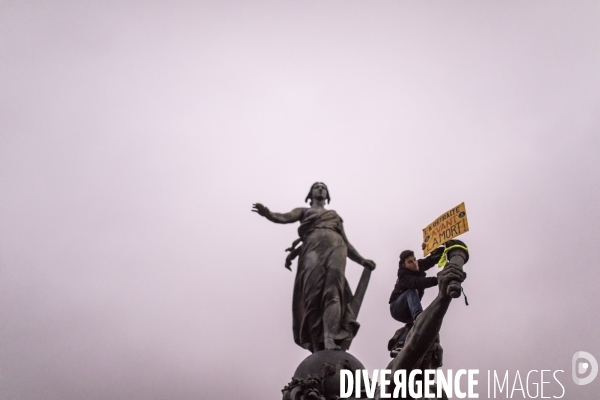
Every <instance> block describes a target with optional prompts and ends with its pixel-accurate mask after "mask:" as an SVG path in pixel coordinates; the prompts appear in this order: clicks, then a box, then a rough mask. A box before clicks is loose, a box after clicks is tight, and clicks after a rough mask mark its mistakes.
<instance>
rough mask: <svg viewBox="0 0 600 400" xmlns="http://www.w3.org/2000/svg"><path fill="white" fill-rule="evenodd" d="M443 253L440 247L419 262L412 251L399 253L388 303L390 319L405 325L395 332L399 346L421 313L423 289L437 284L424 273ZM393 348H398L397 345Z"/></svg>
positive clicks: (433, 278) (436, 281) (435, 279)
mask: <svg viewBox="0 0 600 400" xmlns="http://www.w3.org/2000/svg"><path fill="white" fill-rule="evenodd" d="M423 246H425V244H423ZM443 253H444V248H443V247H440V248H438V249H436V250H434V251H433V252H432V253H431V254H430V255H429V256H427V257H425V258H423V259H420V260H417V259H416V258H415V253H414V251H412V250H404V251H403V252H402V253H400V264H399V266H398V279H397V280H396V285H395V286H394V290H393V291H392V295H391V296H390V301H389V304H390V313H391V314H392V318H394V319H395V320H396V321H400V322H403V323H405V324H406V326H405V329H403V330H402V332H397V333H398V336H399V337H398V338H397V339H399V341H400V345H401V344H403V342H404V341H403V336H406V333H408V330H409V329H410V327H411V326H412V324H413V322H414V320H415V319H416V318H417V316H418V315H419V314H420V313H421V312H423V307H422V306H421V299H422V298H423V294H424V293H425V289H427V288H430V287H433V286H437V284H438V280H437V278H436V277H435V276H433V277H427V274H426V271H427V270H428V269H430V268H431V267H433V266H434V265H436V264H437V262H438V261H439V259H440V257H441V256H442V254H443ZM394 336H397V335H394ZM394 347H398V346H397V344H396V345H395V346H394ZM400 347H401V346H400ZM390 350H392V349H390Z"/></svg>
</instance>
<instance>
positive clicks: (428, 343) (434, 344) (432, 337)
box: [375, 239, 469, 399]
mask: <svg viewBox="0 0 600 400" xmlns="http://www.w3.org/2000/svg"><path fill="white" fill-rule="evenodd" d="M446 251H447V258H448V260H449V261H448V264H447V265H446V266H445V267H444V268H443V269H442V270H441V271H440V272H438V274H437V277H438V281H439V285H438V286H439V292H438V295H437V297H436V298H435V299H434V300H433V301H432V302H431V304H430V305H429V306H428V307H427V308H426V309H425V310H424V311H423V312H422V313H421V314H419V316H418V317H417V319H416V321H415V323H414V325H413V327H412V329H411V330H410V331H409V333H408V337H407V338H406V343H405V345H404V348H403V349H402V350H401V351H400V352H399V353H398V354H397V355H396V356H395V358H394V359H393V360H392V361H391V362H390V364H389V365H388V366H387V369H389V370H391V371H392V376H393V374H394V372H396V371H397V370H406V374H407V376H408V375H409V374H410V372H411V371H412V370H414V369H420V370H425V369H437V368H439V367H441V358H439V357H435V356H433V357H432V354H431V353H435V351H436V350H437V349H438V347H439V342H438V340H439V332H440V329H441V327H442V322H443V320H444V316H445V315H446V311H448V307H450V302H451V301H452V299H453V298H457V297H459V296H460V295H461V283H462V282H463V281H464V280H465V279H466V278H467V274H466V273H465V272H464V271H463V265H464V264H465V263H466V262H467V261H469V252H468V250H467V247H466V245H465V244H464V243H463V242H462V241H460V240H456V239H454V240H450V241H448V242H447V243H446ZM433 386H435V384H434V385H433ZM393 389H394V386H393V384H392V386H390V388H389V389H388V391H387V392H388V393H389V392H391V391H393ZM432 392H436V390H435V388H434V390H432ZM382 397H383V396H381V393H379V392H377V393H376V396H375V399H380V398H382ZM436 398H437V397H436ZM441 398H442V399H447V398H448V397H447V396H446V394H445V393H443V392H442V397H441Z"/></svg>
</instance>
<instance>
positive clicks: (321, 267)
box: [292, 209, 359, 352]
mask: <svg viewBox="0 0 600 400" xmlns="http://www.w3.org/2000/svg"><path fill="white" fill-rule="evenodd" d="M310 211H311V210H310V209H309V210H306V211H305V212H304V215H303V216H302V218H301V225H300V227H299V228H298V234H299V235H300V238H301V239H302V242H303V244H302V247H301V249H300V254H299V260H298V271H297V274H296V280H295V283H294V296H293V304H292V307H293V330H294V341H295V342H296V343H297V344H298V345H299V346H301V347H303V348H305V349H308V350H310V351H311V352H314V351H317V350H319V349H315V348H313V347H314V346H315V345H314V343H323V341H324V334H325V332H324V325H323V314H324V311H325V309H326V308H328V307H333V308H331V309H330V310H332V312H333V314H334V319H333V320H334V321H335V324H334V325H335V326H332V328H330V329H329V336H331V337H332V338H333V339H334V340H335V342H336V344H337V345H339V346H341V347H342V348H343V349H347V348H348V347H349V345H350V342H351V341H352V338H353V337H354V336H355V335H356V332H357V331H358V328H359V324H358V322H357V321H356V315H355V314H354V312H353V311H352V309H351V308H350V307H349V303H350V301H351V300H352V292H351V290H350V286H349V285H348V281H347V280H346V277H345V275H344V272H345V268H346V257H347V255H348V252H347V247H346V243H345V242H344V239H343V238H342V235H341V232H342V223H343V221H342V218H340V216H339V215H338V214H337V213H336V212H335V211H333V210H326V211H323V212H321V213H317V212H312V213H311V212H310ZM337 303H339V307H338V304H337ZM329 315H331V312H330V313H329ZM320 347H322V346H320Z"/></svg>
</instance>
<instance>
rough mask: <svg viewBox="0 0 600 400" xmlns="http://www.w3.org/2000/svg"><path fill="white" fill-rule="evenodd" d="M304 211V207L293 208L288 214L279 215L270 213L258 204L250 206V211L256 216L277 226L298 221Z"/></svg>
mask: <svg viewBox="0 0 600 400" xmlns="http://www.w3.org/2000/svg"><path fill="white" fill-rule="evenodd" d="M305 209H306V208H304V207H298V208H294V209H293V210H292V211H290V212H288V213H283V214H281V213H275V212H271V211H270V210H269V209H268V208H267V207H265V206H263V205H262V204H260V203H255V204H253V205H252V211H254V212H255V213H258V215H261V216H263V217H265V218H266V219H268V220H269V221H271V222H275V223H277V224H291V223H292V222H296V221H300V218H301V217H302V212H303V211H304V210H305Z"/></svg>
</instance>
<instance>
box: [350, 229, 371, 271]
mask: <svg viewBox="0 0 600 400" xmlns="http://www.w3.org/2000/svg"><path fill="white" fill-rule="evenodd" d="M342 238H343V239H344V242H345V243H346V248H347V249H348V258H349V259H351V260H352V261H354V262H355V263H357V264H360V265H362V266H363V267H365V268H368V269H370V270H371V271H373V270H374V269H375V262H373V260H366V259H365V258H364V257H363V256H361V255H360V254H359V253H358V251H357V250H356V249H355V248H354V246H352V244H351V243H350V242H349V241H348V237H347V236H346V232H345V231H344V226H343V225H342Z"/></svg>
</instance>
